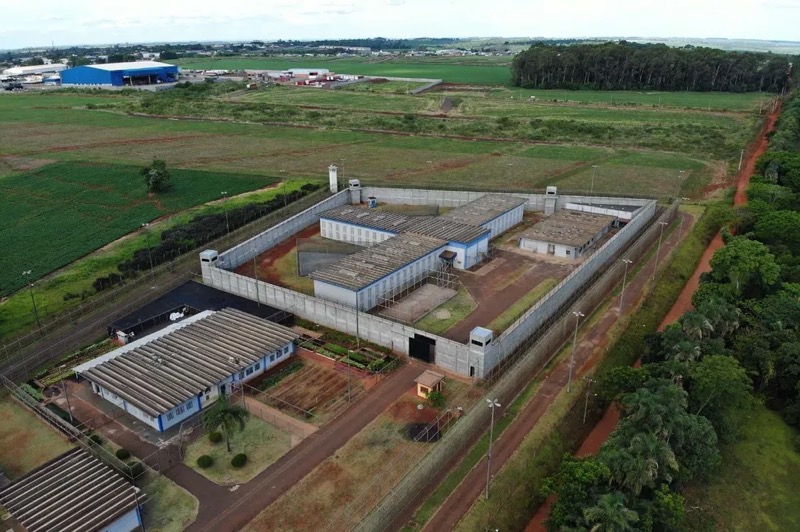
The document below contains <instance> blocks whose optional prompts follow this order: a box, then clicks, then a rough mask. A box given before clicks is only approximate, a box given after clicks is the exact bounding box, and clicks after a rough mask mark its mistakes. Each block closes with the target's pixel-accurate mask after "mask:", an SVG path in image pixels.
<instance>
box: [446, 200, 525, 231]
mask: <svg viewBox="0 0 800 532" xmlns="http://www.w3.org/2000/svg"><path fill="white" fill-rule="evenodd" d="M527 202H528V200H527V199H525V198H519V197H517V196H507V195H505V194H486V195H483V196H481V197H480V198H478V199H476V200H473V201H470V202H469V203H466V204H464V205H462V206H461V207H456V208H455V209H453V210H452V211H450V212H447V213H445V214H443V215H442V218H445V219H447V220H452V221H454V222H460V223H464V224H469V225H483V224H485V223H487V222H489V221H491V220H494V219H495V218H497V217H498V216H501V215H503V214H505V213H507V212H508V211H510V210H512V209H515V208H517V207H519V206H520V205H524V204H525V203H527Z"/></svg>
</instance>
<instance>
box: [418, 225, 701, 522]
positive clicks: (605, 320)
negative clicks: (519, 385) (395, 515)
mask: <svg viewBox="0 0 800 532" xmlns="http://www.w3.org/2000/svg"><path fill="white" fill-rule="evenodd" d="M681 215H682V216H684V218H685V220H686V221H685V222H684V224H683V226H684V230H683V235H684V236H685V235H686V234H687V233H688V232H689V230H690V229H691V226H692V224H691V223H687V222H688V221H689V220H690V219H691V217H690V216H689V215H688V214H686V213H681ZM677 233H678V231H677V230H676V231H674V232H673V233H672V234H671V235H670V236H669V237H668V238H667V239H666V241H665V242H664V243H663V244H662V248H663V249H662V251H663V250H671V249H672V248H674V247H675V245H676V244H677V243H678V240H679V239H678V234H677ZM661 256H662V258H663V257H664V256H665V254H664V253H663V252H662V255H661ZM654 263H655V257H651V258H650V260H649V261H648V262H647V263H646V264H645V266H644V267H643V268H641V269H640V270H639V272H638V274H637V275H636V276H635V277H634V278H633V279H630V277H629V279H630V282H629V283H628V284H627V286H626V288H625V301H624V302H623V304H624V309H623V313H625V314H629V313H631V312H632V311H634V310H635V309H636V308H637V307H638V305H639V302H640V300H641V298H642V294H643V291H644V287H645V285H646V283H647V281H648V280H649V279H651V276H652V273H653V266H654ZM618 317H619V296H617V297H615V298H614V299H613V300H612V302H611V307H610V308H609V310H608V311H606V312H605V314H603V316H602V317H601V318H600V319H599V320H598V321H597V322H596V323H595V324H594V325H593V326H592V327H591V328H590V329H589V330H585V331H584V333H583V335H582V337H581V338H580V341H579V343H578V347H577V349H576V351H575V364H576V368H577V369H576V374H575V375H574V376H573V379H579V378H581V376H582V375H584V374H585V373H586V372H587V371H588V370H590V369H591V368H593V367H594V366H595V365H596V364H597V363H598V362H599V361H600V360H602V358H603V357H604V356H605V352H606V348H607V347H606V346H607V345H608V342H609V339H608V333H609V332H610V331H611V329H612V327H613V326H614V325H615V324H616V322H617V319H618ZM568 373H569V358H565V359H564V360H561V361H560V362H559V363H558V364H557V365H556V366H555V367H554V368H553V369H552V370H551V371H550V372H549V373H547V374H546V375H545V379H544V381H543V382H542V384H541V385H540V387H539V390H538V391H537V392H536V394H535V395H534V397H533V398H532V399H531V400H530V401H529V402H528V403H527V405H525V407H524V409H523V410H522V412H520V413H519V415H517V417H516V418H515V419H514V421H513V422H512V423H511V425H509V427H508V428H507V429H506V430H505V431H504V432H503V434H502V435H501V436H500V437H498V438H497V440H495V442H494V445H493V447H492V471H491V473H492V475H496V474H497V473H498V472H499V471H500V470H501V469H502V467H503V466H504V465H505V463H506V461H507V460H508V459H509V458H510V457H511V455H512V454H513V453H514V452H515V451H516V450H517V448H518V447H519V445H520V444H521V443H522V441H523V440H524V439H525V436H527V435H528V433H529V432H530V431H531V430H532V429H533V428H534V426H535V425H536V424H537V423H538V421H539V420H540V419H541V417H542V415H543V414H544V413H545V412H546V411H547V409H548V408H549V407H550V405H551V404H552V403H553V401H554V400H555V398H556V397H557V396H558V394H559V393H560V392H561V390H562V389H563V388H564V387H566V384H567V379H568ZM485 487H486V458H485V457H484V458H483V459H482V460H481V461H480V462H479V463H478V464H477V465H476V466H475V467H474V468H473V469H472V471H471V472H470V473H469V475H467V477H466V478H465V479H464V480H463V481H462V482H461V484H459V485H458V487H457V488H456V489H455V490H453V492H452V493H451V494H450V496H449V497H448V499H447V500H446V501H445V503H444V504H443V505H442V506H441V507H440V508H439V511H438V512H437V513H436V514H435V515H434V516H433V518H431V520H430V521H428V523H427V524H426V525H425V527H424V529H423V530H425V531H428V532H438V531H440V530H452V529H453V528H454V527H455V526H456V524H457V523H458V522H459V521H460V520H461V518H462V517H463V516H464V515H465V514H466V513H467V511H469V509H470V507H471V506H472V504H473V503H474V502H475V501H476V500H477V499H478V497H480V496H481V495H482V493H483V491H484V489H485Z"/></svg>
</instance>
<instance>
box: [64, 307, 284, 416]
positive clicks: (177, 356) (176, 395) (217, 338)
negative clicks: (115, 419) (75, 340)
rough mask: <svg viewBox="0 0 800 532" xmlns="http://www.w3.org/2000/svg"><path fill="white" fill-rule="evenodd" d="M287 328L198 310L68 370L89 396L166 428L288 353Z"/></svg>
mask: <svg viewBox="0 0 800 532" xmlns="http://www.w3.org/2000/svg"><path fill="white" fill-rule="evenodd" d="M297 338H298V334H297V333H295V332H294V331H293V330H292V329H289V328H288V327H284V326H283V325H278V324H276V323H272V322H270V321H267V320H264V319H261V318H257V317H255V316H252V315H250V314H247V313H245V312H242V311H240V310H236V309H232V308H227V309H224V310H221V311H218V312H215V311H211V310H208V311H204V312H201V313H199V314H196V315H194V316H191V317H190V318H186V319H184V320H183V321H181V322H178V323H175V324H173V325H170V326H168V327H166V328H164V329H162V330H160V331H158V332H156V333H153V334H151V335H148V336H145V337H144V338H140V339H138V340H136V341H134V342H131V343H129V344H127V345H125V346H124V347H121V348H119V349H117V350H115V351H112V352H110V353H107V354H105V355H102V356H100V357H98V358H95V359H94V360H90V361H89V362H86V363H84V364H81V365H80V366H77V367H75V368H74V370H75V373H77V374H78V375H80V376H81V377H83V378H85V379H87V380H88V381H90V382H91V383H92V389H93V390H94V392H95V393H97V394H98V395H100V396H102V397H103V398H104V399H106V400H107V401H109V402H111V403H113V404H114V405H116V406H117V407H119V408H121V409H122V410H124V411H125V412H127V413H129V414H131V415H132V416H134V417H136V418H137V419H139V420H140V421H142V422H144V423H145V424H147V425H149V426H151V427H153V428H155V429H157V430H159V431H165V430H167V429H169V428H170V427H172V426H174V425H176V424H179V423H180V422H181V421H183V420H185V419H188V418H189V417H191V416H193V415H194V414H196V413H197V412H199V411H201V410H202V409H203V408H207V407H208V406H209V405H210V404H211V403H213V401H214V400H215V399H216V398H217V397H218V396H219V395H220V394H223V395H225V394H228V393H230V392H231V391H232V390H233V389H235V388H236V387H238V386H239V385H240V383H242V382H247V381H249V380H251V379H254V378H255V377H257V376H259V375H261V374H262V373H264V372H265V371H267V370H268V369H270V368H272V367H273V366H276V365H277V364H279V363H280V362H282V361H284V360H286V359H287V358H288V357H289V356H291V355H292V354H293V353H294V350H295V349H294V341H295V340H296V339H297Z"/></svg>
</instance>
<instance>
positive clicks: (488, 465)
mask: <svg viewBox="0 0 800 532" xmlns="http://www.w3.org/2000/svg"><path fill="white" fill-rule="evenodd" d="M486 402H487V403H489V408H491V409H492V421H491V422H490V424H489V454H488V457H487V461H486V499H487V500H488V499H489V484H491V482H492V440H493V439H494V409H495V408H499V407H500V403H498V402H497V399H487V400H486Z"/></svg>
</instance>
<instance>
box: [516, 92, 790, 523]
mask: <svg viewBox="0 0 800 532" xmlns="http://www.w3.org/2000/svg"><path fill="white" fill-rule="evenodd" d="M780 111H781V106H780V103H779V104H778V105H776V106H775V109H774V110H773V111H772V113H770V115H769V116H768V117H767V120H766V122H765V123H764V127H763V128H762V129H761V132H760V133H759V136H758V138H757V139H756V140H755V142H753V144H752V145H751V147H750V149H749V152H748V155H747V158H746V159H745V160H744V162H743V163H742V169H741V170H740V171H739V175H738V176H737V179H736V194H735V195H734V197H733V204H734V205H744V204H745V203H747V186H748V185H749V184H750V177H751V176H752V175H753V174H754V173H755V168H756V161H757V160H758V158H759V157H760V156H761V155H762V154H763V153H764V152H765V151H766V150H767V143H768V141H769V137H768V135H769V133H771V132H772V131H773V130H774V129H775V121H776V120H777V118H778V115H779V114H780ZM721 247H722V237H721V235H720V234H719V233H717V235H716V236H715V237H714V239H713V240H712V241H711V242H710V243H709V245H708V247H707V248H706V250H705V251H704V252H703V256H702V257H701V258H700V262H699V263H698V264H697V268H696V269H695V271H694V273H693V274H692V277H691V278H690V279H689V280H688V281H686V285H685V286H684V287H683V290H682V291H681V293H680V295H679V296H678V299H677V300H676V301H675V304H674V305H673V306H672V308H671V309H670V311H669V312H668V313H667V315H666V316H664V319H663V320H662V321H661V324H660V325H659V330H663V329H664V327H666V326H667V325H670V324H672V323H674V322H675V321H677V320H678V318H680V317H681V316H683V314H684V313H685V312H687V311H689V310H691V309H692V295H693V294H694V292H695V290H697V287H698V285H699V284H700V276H701V275H702V274H704V273H706V272H709V271H711V265H710V262H711V258H712V257H713V256H714V252H715V251H717V250H718V249H719V248H721ZM636 365H637V366H638V365H639V361H636ZM617 421H619V410H618V409H617V407H616V405H611V406H610V407H609V409H608V410H606V413H605V414H604V415H603V417H602V418H601V419H600V421H599V422H598V423H597V425H595V427H594V429H593V430H592V432H591V433H590V434H589V435H588V436H587V437H586V439H585V440H584V441H583V444H582V445H581V447H580V449H578V452H577V453H576V454H577V455H578V456H587V455H592V454H597V452H598V451H599V450H600V447H601V446H602V445H603V443H604V442H605V441H606V439H607V438H608V436H609V435H610V434H611V433H612V432H613V431H614V429H615V428H616V426H617ZM553 501H554V499H553V497H550V498H549V499H547V502H545V503H544V504H543V505H542V506H541V507H540V508H539V510H538V511H537V512H536V515H534V516H533V519H531V522H530V523H529V524H528V527H527V529H526V530H527V532H543V531H545V530H546V528H545V526H544V522H545V520H546V519H547V515H548V514H549V512H550V506H551V505H552V504H553Z"/></svg>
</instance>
